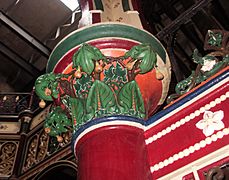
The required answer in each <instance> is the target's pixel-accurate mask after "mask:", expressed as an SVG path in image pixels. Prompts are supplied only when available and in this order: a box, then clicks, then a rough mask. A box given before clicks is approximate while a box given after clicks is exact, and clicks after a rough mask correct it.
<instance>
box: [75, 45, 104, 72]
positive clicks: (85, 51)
mask: <svg viewBox="0 0 229 180" xmlns="http://www.w3.org/2000/svg"><path fill="white" fill-rule="evenodd" d="M101 59H105V58H104V55H103V54H102V53H101V51H100V50H99V49H98V48H96V47H93V46H91V45H89V44H83V45H82V46H81V47H80V49H79V50H78V51H77V52H76V53H75V54H74V55H73V68H78V67H81V68H82V70H83V71H84V72H86V73H87V74H89V75H90V74H91V73H92V72H93V70H94V68H95V63H94V61H98V60H101Z"/></svg>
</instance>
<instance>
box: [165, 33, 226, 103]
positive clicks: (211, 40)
mask: <svg viewBox="0 0 229 180" xmlns="http://www.w3.org/2000/svg"><path fill="white" fill-rule="evenodd" d="M228 38H229V32H225V31H221V30H212V31H208V34H207V36H206V40H205V50H216V51H214V52H211V53H209V54H207V55H205V56H204V57H201V56H199V55H198V50H194V53H193V60H194V62H195V63H197V64H198V65H197V68H196V70H195V71H192V73H191V75H190V76H189V77H188V78H186V79H184V80H183V81H181V82H179V83H178V84H177V85H176V88H175V91H176V94H172V95H170V96H169V97H168V98H167V103H168V104H169V103H171V102H172V101H174V100H175V99H176V98H178V97H180V96H181V95H183V94H185V93H187V92H188V91H190V90H191V89H193V88H194V87H196V86H197V85H198V84H200V83H201V82H203V81H205V80H206V79H208V78H209V77H211V76H212V75H214V74H216V73H217V72H219V71H220V70H221V69H223V68H224V67H226V66H228V64H229V42H228Z"/></svg>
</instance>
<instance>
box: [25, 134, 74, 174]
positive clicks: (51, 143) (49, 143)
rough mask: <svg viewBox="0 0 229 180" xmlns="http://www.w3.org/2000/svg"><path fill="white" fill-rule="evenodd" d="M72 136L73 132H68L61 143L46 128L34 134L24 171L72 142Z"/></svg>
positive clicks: (28, 149) (29, 145) (28, 148)
mask: <svg viewBox="0 0 229 180" xmlns="http://www.w3.org/2000/svg"><path fill="white" fill-rule="evenodd" d="M70 138H71V133H70V132H67V133H65V134H64V135H63V142H62V143H59V142H57V141H56V139H53V138H52V137H50V136H49V135H48V134H47V133H46V132H45V131H44V130H42V131H41V132H38V133H37V134H35V135H34V136H32V137H31V139H30V140H29V143H28V147H27V154H26V157H25V161H24V166H23V172H25V171H27V170H28V169H30V168H31V167H33V166H34V165H36V164H38V163H39V162H41V161H42V160H44V159H46V158H47V157H49V156H50V155H52V154H53V153H54V152H56V151H57V150H59V149H61V148H62V147H65V146H66V145H67V144H69V143H70Z"/></svg>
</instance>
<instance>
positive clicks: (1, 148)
mask: <svg viewBox="0 0 229 180" xmlns="http://www.w3.org/2000/svg"><path fill="white" fill-rule="evenodd" d="M17 148H18V143H17V142H3V143H1V142H0V176H2V175H4V176H9V175H11V173H12V170H13V166H14V161H15V158H16V154H17Z"/></svg>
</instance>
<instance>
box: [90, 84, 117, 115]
mask: <svg viewBox="0 0 229 180" xmlns="http://www.w3.org/2000/svg"><path fill="white" fill-rule="evenodd" d="M115 107H116V101H115V95H114V93H113V92H112V90H111V89H110V88H109V86H108V85H106V84H105V83H103V82H101V81H98V80H96V81H95V82H94V83H93V85H92V87H91V89H90V91H89V94H88V98H87V102H86V109H87V111H88V112H87V113H88V115H87V116H88V117H89V118H90V117H91V118H93V117H94V116H95V114H96V112H98V111H100V110H104V109H107V110H108V111H109V112H113V111H114V109H115Z"/></svg>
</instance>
